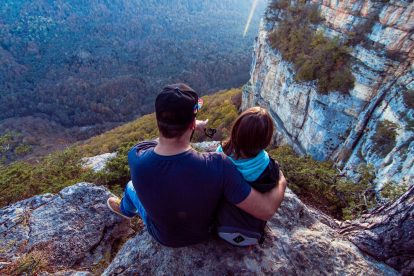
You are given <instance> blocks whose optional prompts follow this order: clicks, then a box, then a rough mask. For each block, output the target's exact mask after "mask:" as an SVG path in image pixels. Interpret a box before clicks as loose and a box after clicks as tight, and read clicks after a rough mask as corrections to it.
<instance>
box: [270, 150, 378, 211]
mask: <svg viewBox="0 0 414 276" xmlns="http://www.w3.org/2000/svg"><path fill="white" fill-rule="evenodd" d="M269 154H270V155H271V156H272V157H273V158H274V159H276V160H277V161H278V162H279V164H280V166H281V169H282V170H283V172H284V174H285V177H286V178H287V179H288V182H289V187H290V188H291V189H292V190H293V191H294V192H295V193H296V194H297V195H298V196H299V197H300V198H301V199H302V200H303V201H304V202H305V203H307V204H310V205H313V206H314V207H317V208H318V209H320V210H322V211H324V212H326V213H328V214H330V215H332V216H334V217H335V218H337V219H353V218H356V217H358V216H360V215H361V214H362V213H364V212H366V211H368V210H369V209H371V208H372V207H374V206H375V204H376V200H375V193H374V189H373V184H372V181H373V179H374V174H373V170H372V168H371V167H365V166H361V167H360V174H361V180H360V181H359V182H358V183H353V182H351V181H349V180H347V179H345V178H344V177H340V176H339V173H338V171H337V170H336V169H334V168H333V164H332V163H331V162H318V161H315V160H313V159H312V158H311V157H309V156H306V157H299V156H298V155H296V154H295V153H294V151H293V150H292V149H291V148H290V147H287V146H283V147H278V148H276V149H274V150H271V151H270V152H269Z"/></svg>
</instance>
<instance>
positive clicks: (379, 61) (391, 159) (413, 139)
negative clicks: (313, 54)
mask: <svg viewBox="0 0 414 276" xmlns="http://www.w3.org/2000/svg"><path fill="white" fill-rule="evenodd" d="M312 2H313V3H315V4H317V5H318V7H319V10H320V12H321V16H322V17H323V18H324V21H323V22H322V23H321V24H319V25H318V26H316V28H318V29H319V30H322V31H324V32H325V34H326V35H327V36H331V37H332V36H339V37H340V39H341V40H343V41H345V40H347V39H348V38H350V37H351V36H352V35H354V34H355V33H356V32H358V31H360V30H361V29H362V27H363V26H365V27H366V28H367V30H366V33H365V39H364V41H361V43H359V44H357V45H354V46H352V47H351V55H352V57H353V66H352V70H353V75H354V77H355V80H356V81H355V87H354V88H353V89H352V90H351V91H350V92H349V94H347V95H343V94H340V93H339V92H338V93H336V92H333V93H330V94H328V95H322V94H320V93H318V91H317V90H316V86H315V84H314V83H313V82H308V83H299V82H297V81H295V71H294V68H293V66H292V65H291V64H290V63H288V62H286V61H285V60H283V58H282V56H281V54H280V52H279V51H278V50H277V49H273V48H272V47H270V45H269V43H268V40H267V36H268V34H269V32H271V31H272V30H273V29H274V28H275V26H277V24H278V22H279V20H280V18H279V15H280V12H281V11H280V10H277V9H276V10H270V9H269V10H268V11H267V12H266V17H267V18H271V20H267V19H264V20H263V22H262V26H261V28H260V31H259V34H258V37H257V42H256V44H255V47H254V60H253V63H252V68H251V78H250V81H249V83H248V84H247V85H246V86H245V87H244V92H243V106H242V108H244V109H245V108H247V107H250V106H254V105H261V106H264V107H266V108H268V109H269V110H270V112H271V115H272V116H273V118H274V121H275V123H276V125H277V134H278V135H277V142H279V143H287V144H290V145H292V146H293V147H294V148H295V150H296V151H297V152H298V153H301V154H310V155H312V156H313V157H314V158H316V159H318V160H326V159H331V160H333V161H335V162H336V164H337V165H338V167H339V168H340V169H342V170H344V171H345V172H346V173H347V174H348V175H349V176H355V172H356V171H357V168H358V166H359V164H372V165H374V167H375V170H376V176H377V178H376V182H377V183H378V187H377V188H381V187H382V185H383V184H384V183H386V182H390V181H393V182H395V183H397V184H402V183H406V184H411V183H413V182H414V166H413V164H414V127H413V122H414V109H413V108H412V107H411V108H410V107H409V106H408V104H407V103H406V100H404V95H407V93H408V91H409V90H413V89H414V71H413V59H414V23H413V22H414V3H412V2H407V1H400V0H398V1H366V0H354V1H326V0H323V1H322V0H314V1H312ZM367 26H368V27H367ZM388 122H391V123H392V124H393V126H394V128H395V138H393V139H391V140H392V141H391V142H390V145H389V150H388V151H386V152H384V151H380V150H378V149H379V148H380V147H382V146H383V145H378V142H376V140H378V139H376V138H378V130H379V129H380V128H381V126H382V125H384V123H388ZM388 133H389V132H388ZM391 136H392V135H391Z"/></svg>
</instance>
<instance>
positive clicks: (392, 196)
mask: <svg viewBox="0 0 414 276" xmlns="http://www.w3.org/2000/svg"><path fill="white" fill-rule="evenodd" d="M407 190H408V186H407V185H397V184H395V183H392V182H387V183H385V185H384V186H383V187H382V189H381V192H380V194H381V197H383V198H384V199H386V200H387V201H394V200H396V199H397V198H399V197H400V196H401V195H402V194H404V193H405V192H406V191H407Z"/></svg>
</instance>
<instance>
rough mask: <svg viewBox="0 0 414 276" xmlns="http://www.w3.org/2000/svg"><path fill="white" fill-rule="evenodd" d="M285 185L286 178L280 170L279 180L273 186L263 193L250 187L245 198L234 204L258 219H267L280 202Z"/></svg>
mask: <svg viewBox="0 0 414 276" xmlns="http://www.w3.org/2000/svg"><path fill="white" fill-rule="evenodd" d="M286 186H287V181H286V178H285V176H284V175H283V172H282V171H280V178H279V182H278V184H277V186H276V187H275V188H273V189H272V190H271V191H269V192H267V193H264V194H262V193H259V192H258V191H256V190H255V189H252V191H251V192H250V194H249V195H248V196H247V198H246V199H245V200H243V201H242V202H240V203H239V204H236V206H237V207H239V208H240V209H242V210H243V211H245V212H247V213H249V214H251V215H252V216H254V217H256V218H258V219H261V220H269V219H271V218H272V217H273V215H274V214H275V212H276V210H277V209H278V208H279V207H280V204H282V201H283V198H284V196H285V190H286Z"/></svg>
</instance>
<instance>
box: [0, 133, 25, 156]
mask: <svg viewBox="0 0 414 276" xmlns="http://www.w3.org/2000/svg"><path fill="white" fill-rule="evenodd" d="M31 151H32V147H31V146H30V145H28V144H26V143H24V142H23V138H22V135H21V134H20V133H17V132H13V131H9V132H6V133H5V134H3V135H0V164H5V163H7V162H8V161H9V160H11V159H13V158H16V157H22V156H25V155H26V154H28V153H30V152H31Z"/></svg>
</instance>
